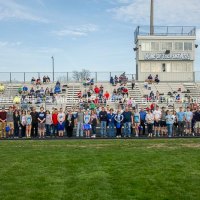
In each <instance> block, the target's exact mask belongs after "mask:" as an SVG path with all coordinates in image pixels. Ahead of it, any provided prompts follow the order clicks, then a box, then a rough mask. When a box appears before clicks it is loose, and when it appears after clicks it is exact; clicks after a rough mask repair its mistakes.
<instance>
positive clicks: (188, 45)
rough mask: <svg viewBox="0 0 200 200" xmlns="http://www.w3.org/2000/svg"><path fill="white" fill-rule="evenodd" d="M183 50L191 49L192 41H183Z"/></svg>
mask: <svg viewBox="0 0 200 200" xmlns="http://www.w3.org/2000/svg"><path fill="white" fill-rule="evenodd" d="M184 50H185V51H192V42H185V43H184Z"/></svg>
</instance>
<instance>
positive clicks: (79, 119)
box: [76, 109, 84, 137]
mask: <svg viewBox="0 0 200 200" xmlns="http://www.w3.org/2000/svg"><path fill="white" fill-rule="evenodd" d="M83 121H84V113H83V112H82V110H81V109H79V111H78V113H77V118H76V126H77V129H76V137H83Z"/></svg>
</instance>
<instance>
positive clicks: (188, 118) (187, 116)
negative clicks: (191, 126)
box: [185, 111, 193, 121]
mask: <svg viewBox="0 0 200 200" xmlns="http://www.w3.org/2000/svg"><path fill="white" fill-rule="evenodd" d="M192 116H193V113H192V112H191V111H189V112H185V118H186V120H187V121H192Z"/></svg>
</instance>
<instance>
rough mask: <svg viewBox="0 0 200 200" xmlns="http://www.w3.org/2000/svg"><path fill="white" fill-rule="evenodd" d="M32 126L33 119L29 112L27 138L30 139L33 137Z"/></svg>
mask: <svg viewBox="0 0 200 200" xmlns="http://www.w3.org/2000/svg"><path fill="white" fill-rule="evenodd" d="M31 124H32V117H31V114H30V111H29V110H28V111H27V115H26V137H27V138H30V137H31Z"/></svg>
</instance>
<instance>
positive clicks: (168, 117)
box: [165, 110, 174, 137]
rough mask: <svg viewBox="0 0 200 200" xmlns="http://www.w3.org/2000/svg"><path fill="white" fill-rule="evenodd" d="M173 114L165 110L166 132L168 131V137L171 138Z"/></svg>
mask: <svg viewBox="0 0 200 200" xmlns="http://www.w3.org/2000/svg"><path fill="white" fill-rule="evenodd" d="M172 115H173V112H170V111H169V110H167V112H166V116H165V120H166V125H167V131H168V137H172V127H173V123H174V119H173V116H172Z"/></svg>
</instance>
